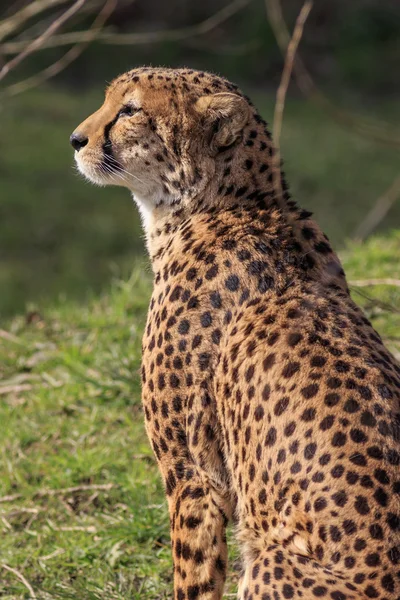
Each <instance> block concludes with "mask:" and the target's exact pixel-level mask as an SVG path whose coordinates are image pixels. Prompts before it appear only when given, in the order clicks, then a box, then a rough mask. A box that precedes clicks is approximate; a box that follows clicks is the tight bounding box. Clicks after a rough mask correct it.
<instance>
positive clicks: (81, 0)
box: [0, 0, 86, 81]
mask: <svg viewBox="0 0 400 600" xmlns="http://www.w3.org/2000/svg"><path fill="white" fill-rule="evenodd" d="M85 2H86V0H77V1H76V2H75V4H73V5H72V6H71V7H70V8H69V9H68V10H66V11H65V12H64V13H63V14H62V15H61V16H60V17H59V18H58V19H56V20H55V21H53V22H52V23H51V25H50V26H49V27H48V28H47V29H46V30H45V31H44V32H43V33H42V34H41V35H39V36H38V37H37V38H36V39H35V40H33V41H32V42H31V43H30V44H29V45H28V46H27V47H26V48H25V49H24V50H23V51H22V52H20V54H17V56H15V57H14V58H13V59H12V60H10V61H9V62H8V63H6V64H5V65H4V66H3V68H2V69H1V71H0V81H1V80H2V79H4V77H5V76H6V75H8V73H9V72H10V71H11V70H12V69H15V67H16V66H18V65H19V64H20V63H21V62H22V61H23V60H25V59H26V58H27V57H28V56H29V55H30V54H32V53H33V52H35V51H36V50H38V49H39V48H40V47H41V45H42V44H44V42H45V41H46V40H47V39H49V38H50V37H51V36H52V35H53V34H54V33H55V32H56V31H57V30H58V29H59V28H60V27H61V26H62V25H64V23H66V22H67V21H68V19H70V18H71V17H72V16H73V15H74V14H75V13H76V12H77V11H78V10H79V9H80V8H81V7H82V6H83V5H84V4H85Z"/></svg>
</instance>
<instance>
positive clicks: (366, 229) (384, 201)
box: [353, 176, 400, 241]
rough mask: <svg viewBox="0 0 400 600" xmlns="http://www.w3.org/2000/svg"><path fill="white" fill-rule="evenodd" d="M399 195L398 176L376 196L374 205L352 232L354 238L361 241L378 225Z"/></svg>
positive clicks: (399, 181) (399, 178) (399, 179)
mask: <svg viewBox="0 0 400 600" xmlns="http://www.w3.org/2000/svg"><path fill="white" fill-rule="evenodd" d="M399 196H400V176H399V177H397V179H395V180H394V182H393V183H392V184H391V185H390V187H389V189H388V190H386V192H385V193H384V194H382V196H380V197H379V198H378V200H377V201H376V202H375V204H374V206H373V207H372V208H371V210H370V211H369V212H368V213H367V215H366V217H365V218H364V219H363V220H362V221H361V223H360V224H359V226H358V227H357V229H356V231H355V233H354V236H353V237H354V239H356V240H358V241H363V240H365V238H367V237H368V236H369V235H371V233H372V232H373V231H374V230H375V229H376V228H377V227H378V225H379V223H380V222H381V221H382V220H383V219H384V218H385V217H386V215H387V213H388V212H389V210H390V209H391V208H392V206H393V204H394V203H395V202H396V200H397V199H398V198H399Z"/></svg>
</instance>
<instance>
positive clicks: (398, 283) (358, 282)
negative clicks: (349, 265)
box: [349, 277, 400, 287]
mask: <svg viewBox="0 0 400 600" xmlns="http://www.w3.org/2000/svg"><path fill="white" fill-rule="evenodd" d="M349 285H354V287H368V286H370V285H393V286H395V287H400V279H392V278H391V277H386V278H383V279H354V280H353V281H349Z"/></svg>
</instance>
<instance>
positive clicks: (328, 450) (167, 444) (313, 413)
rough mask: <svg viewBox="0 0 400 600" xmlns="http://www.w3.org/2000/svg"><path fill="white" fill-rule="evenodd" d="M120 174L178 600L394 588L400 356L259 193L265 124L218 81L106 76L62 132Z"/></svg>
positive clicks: (80, 151) (296, 220)
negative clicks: (139, 265)
mask: <svg viewBox="0 0 400 600" xmlns="http://www.w3.org/2000/svg"><path fill="white" fill-rule="evenodd" d="M71 143H72V145H73V146H74V148H75V151H76V152H75V157H76V162H77V165H78V168H79V170H80V171H81V172H82V173H83V174H84V175H85V176H86V177H87V178H88V179H90V180H91V181H93V182H95V183H97V184H100V185H103V184H104V185H107V184H114V185H122V186H125V187H127V188H128V189H129V190H130V191H131V192H132V194H133V196H134V199H135V201H136V202H137V205H138V208H139V211H140V214H141V217H142V221H143V226H144V230H145V233H146V241H147V248H148V252H149V255H150V258H151V261H152V266H153V271H154V290H153V295H152V298H151V302H150V308H149V313H148V319H147V325H146V329H145V333H144V337H143V362H142V383H143V394H142V397H143V406H144V413H145V419H146V428H147V433H148V435H149V439H150V442H151V445H152V448H153V450H154V453H155V455H156V457H157V461H158V465H159V468H160V472H161V475H162V478H163V481H164V484H165V490H166V495H167V498H168V505H169V513H170V522H171V538H172V551H173V559H174V589H175V599H176V600H219V599H220V598H221V597H222V593H223V585H224V580H225V574H226V568H227V550H226V536H225V529H226V526H227V524H228V522H229V521H230V520H233V521H234V522H235V523H236V531H237V539H238V541H239V543H240V547H241V551H242V556H243V564H244V570H243V576H242V579H241V583H240V586H239V598H240V600H283V599H287V598H299V599H300V598H302V599H303V600H309V599H315V598H327V599H329V600H367V599H369V598H377V599H379V600H395V599H399V598H400V511H399V507H400V498H399V493H400V477H399V462H400V460H399V459H400V454H399V432H400V416H399V415H400V411H399V397H400V391H399V390H400V377H399V375H400V369H399V366H398V365H397V364H396V362H395V360H394V359H393V357H392V356H391V355H390V354H389V352H388V351H387V350H386V349H385V347H384V346H383V344H382V341H381V339H380V337H379V335H378V334H377V333H376V332H375V331H374V330H373V328H372V326H371V325H370V323H369V322H368V320H367V319H366V318H365V316H364V315H363V313H362V312H361V310H360V309H359V308H358V307H357V306H356V305H355V304H354V302H353V301H352V299H351V298H350V295H349V293H348V289H347V285H346V280H345V276H344V273H343V270H342V267H341V265H340V262H339V260H338V258H337V256H336V255H335V253H334V252H333V251H332V249H331V247H330V245H329V242H328V240H327V238H326V236H325V235H323V233H322V232H321V230H320V229H319V227H318V226H317V225H316V223H315V222H314V221H313V220H312V219H311V214H310V213H309V212H308V211H305V210H302V209H300V208H299V207H298V206H297V204H296V203H295V202H294V201H293V200H291V198H290V195H289V193H288V190H287V186H286V184H285V181H284V177H283V174H282V189H283V194H284V203H283V204H282V202H280V203H278V202H277V197H276V194H275V192H274V172H273V153H274V149H273V145H272V141H271V136H270V134H269V132H268V130H267V126H266V123H265V122H264V121H263V119H262V118H261V117H260V116H259V114H258V112H257V111H256V109H255V108H254V106H253V105H252V103H251V102H250V100H249V99H248V98H246V97H245V96H244V95H243V94H242V93H241V92H240V90H239V89H238V88H237V87H236V86H235V85H233V84H232V83H229V82H228V81H226V80H224V79H222V78H220V77H216V76H214V75H211V74H208V73H203V72H198V71H192V70H183V69H181V70H179V69H178V70H172V69H153V68H141V69H135V70H133V71H130V72H128V73H126V74H124V75H122V76H121V77H119V78H117V79H116V80H115V81H114V82H113V83H112V84H111V85H110V87H109V88H108V90H107V92H106V98H105V102H104V104H103V106H102V107H101V108H100V109H99V110H98V111H97V112H95V113H94V114H93V115H91V116H90V117H89V118H88V119H86V120H85V121H84V122H83V123H82V124H81V125H80V126H79V127H78V128H77V130H76V131H75V132H74V133H73V135H72V136H71Z"/></svg>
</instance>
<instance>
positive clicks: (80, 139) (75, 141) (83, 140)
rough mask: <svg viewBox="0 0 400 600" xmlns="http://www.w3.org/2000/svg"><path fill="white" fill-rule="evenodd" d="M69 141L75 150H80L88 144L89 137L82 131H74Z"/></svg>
mask: <svg viewBox="0 0 400 600" xmlns="http://www.w3.org/2000/svg"><path fill="white" fill-rule="evenodd" d="M69 141H70V143H71V146H72V147H73V148H74V150H76V151H77V152H79V150H80V149H81V148H84V147H85V146H86V144H87V143H88V141H89V138H87V137H86V136H85V135H83V134H82V133H79V131H74V133H73V134H72V135H71V137H70V138H69Z"/></svg>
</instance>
